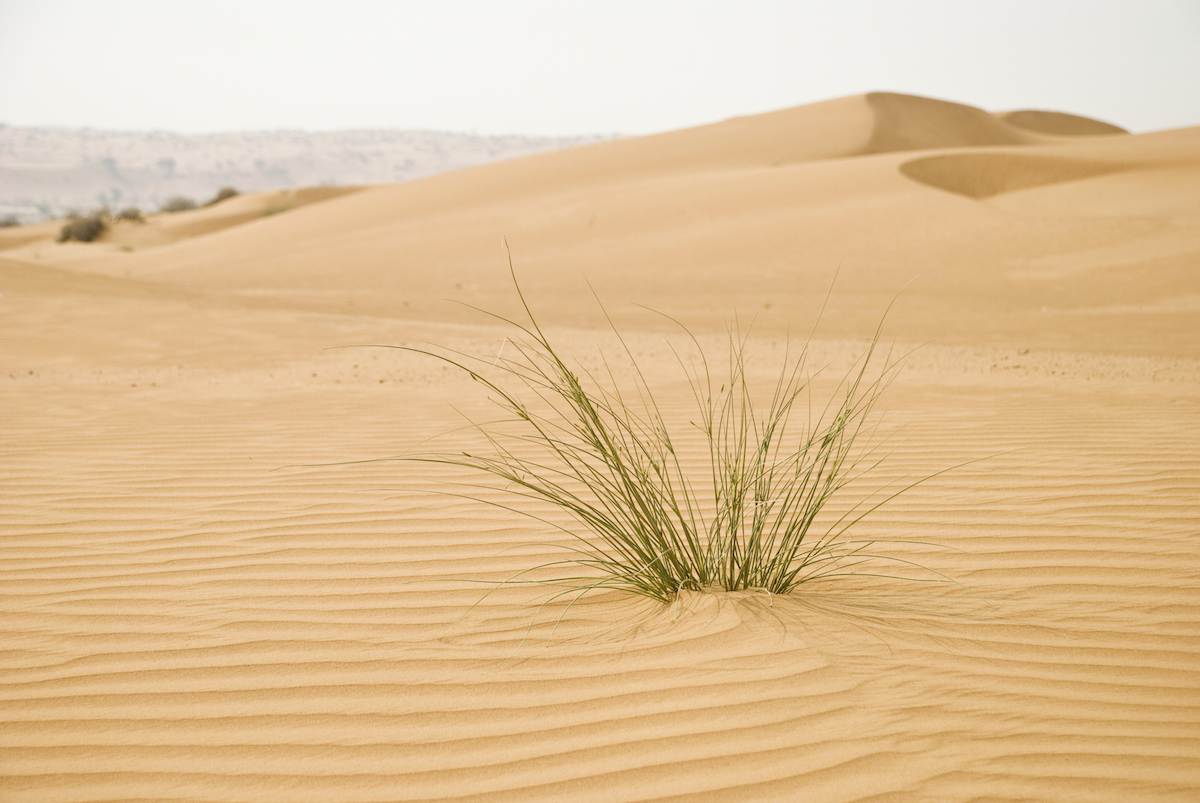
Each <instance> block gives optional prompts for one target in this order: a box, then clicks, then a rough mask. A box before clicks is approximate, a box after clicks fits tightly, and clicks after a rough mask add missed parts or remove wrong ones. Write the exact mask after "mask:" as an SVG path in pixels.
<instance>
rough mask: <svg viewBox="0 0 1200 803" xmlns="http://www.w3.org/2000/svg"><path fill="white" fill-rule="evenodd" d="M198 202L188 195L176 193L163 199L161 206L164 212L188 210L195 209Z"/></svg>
mask: <svg viewBox="0 0 1200 803" xmlns="http://www.w3.org/2000/svg"><path fill="white" fill-rule="evenodd" d="M195 208H196V202H195V201H193V200H192V199H191V198H188V197H187V196H186V195H175V196H172V197H170V198H168V199H167V200H165V201H163V204H162V206H160V207H159V209H161V210H162V211H164V212H186V211H187V210H189V209H195Z"/></svg>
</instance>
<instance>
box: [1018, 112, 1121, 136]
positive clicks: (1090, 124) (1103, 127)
mask: <svg viewBox="0 0 1200 803" xmlns="http://www.w3.org/2000/svg"><path fill="white" fill-rule="evenodd" d="M995 117H996V118H997V119H998V120H1001V121H1002V122H1004V123H1007V124H1008V125H1011V126H1013V127H1015V128H1021V129H1024V130H1026V131H1033V132H1036V133H1038V134H1051V135H1053V136H1057V137H1097V136H1109V135H1117V134H1128V133H1129V132H1128V131H1126V130H1125V129H1124V128H1121V127H1120V126H1116V125H1113V124H1112V123H1106V122H1104V121H1102V120H1093V119H1092V118H1090V117H1080V116H1079V115H1077V114H1067V113H1066V112H1048V111H1041V110H1037V109H1019V110H1017V111H1011V112H996V113H995Z"/></svg>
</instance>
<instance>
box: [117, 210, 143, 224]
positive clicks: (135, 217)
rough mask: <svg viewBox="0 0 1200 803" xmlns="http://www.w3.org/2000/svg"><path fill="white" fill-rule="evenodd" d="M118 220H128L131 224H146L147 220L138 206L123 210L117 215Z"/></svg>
mask: <svg viewBox="0 0 1200 803" xmlns="http://www.w3.org/2000/svg"><path fill="white" fill-rule="evenodd" d="M117 220H128V221H130V222H131V223H145V222H146V219H145V218H144V217H142V210H140V209H138V208H137V207H136V206H130V207H128V208H126V209H122V210H121V211H120V212H118V213H117Z"/></svg>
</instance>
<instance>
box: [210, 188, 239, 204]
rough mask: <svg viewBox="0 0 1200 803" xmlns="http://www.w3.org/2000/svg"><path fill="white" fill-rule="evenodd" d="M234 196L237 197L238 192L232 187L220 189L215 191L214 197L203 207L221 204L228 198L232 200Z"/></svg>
mask: <svg viewBox="0 0 1200 803" xmlns="http://www.w3.org/2000/svg"><path fill="white" fill-rule="evenodd" d="M236 195H238V191H237V190H235V189H234V188H233V187H222V188H221V189H219V190H217V194H216V195H214V196H213V198H212V200H211V201H209V202H208V203H206V204H205V206H212V205H214V204H219V203H221V201H224V200H226V199H228V198H233V197H235V196H236Z"/></svg>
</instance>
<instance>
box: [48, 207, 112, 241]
mask: <svg viewBox="0 0 1200 803" xmlns="http://www.w3.org/2000/svg"><path fill="white" fill-rule="evenodd" d="M107 218H108V212H107V210H103V211H99V212H93V213H91V214H90V215H86V216H84V215H79V214H74V215H72V216H71V217H69V218H68V219H67V222H66V223H65V224H63V227H62V231H60V232H59V233H58V241H59V242H60V243H65V242H67V241H69V240H75V241H77V242H81V243H90V242H92V241H93V240H95V239H96V238H97V237H99V236H100V235H101V234H103V233H104V230H105V229H106V228H108V223H107Z"/></svg>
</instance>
